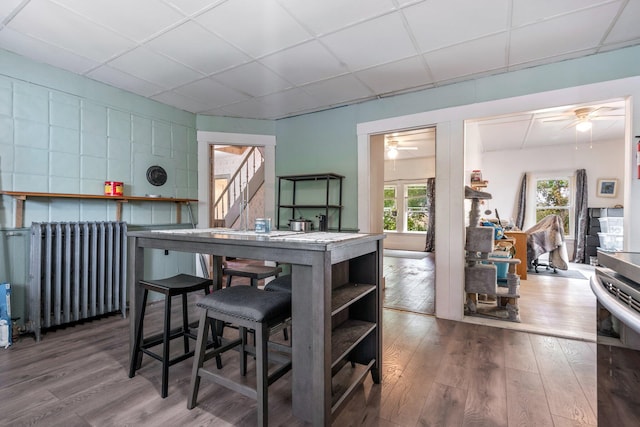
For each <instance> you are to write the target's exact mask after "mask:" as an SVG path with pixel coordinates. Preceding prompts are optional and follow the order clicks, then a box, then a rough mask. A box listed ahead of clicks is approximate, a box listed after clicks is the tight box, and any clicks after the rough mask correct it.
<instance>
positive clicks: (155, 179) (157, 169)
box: [147, 166, 167, 187]
mask: <svg viewBox="0 0 640 427" xmlns="http://www.w3.org/2000/svg"><path fill="white" fill-rule="evenodd" d="M147 181H149V184H151V185H155V186H156V187H159V186H161V185H163V184H164V183H165V182H167V172H166V171H165V170H164V169H163V168H162V166H150V167H149V169H147Z"/></svg>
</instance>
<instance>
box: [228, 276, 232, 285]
mask: <svg viewBox="0 0 640 427" xmlns="http://www.w3.org/2000/svg"><path fill="white" fill-rule="evenodd" d="M231 278H232V276H231V275H227V288H228V287H229V286H231Z"/></svg>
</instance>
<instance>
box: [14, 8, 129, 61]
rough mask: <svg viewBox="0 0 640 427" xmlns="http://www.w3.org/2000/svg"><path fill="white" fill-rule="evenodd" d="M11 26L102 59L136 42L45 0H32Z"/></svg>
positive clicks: (87, 55) (96, 59) (80, 53)
mask: <svg viewBox="0 0 640 427" xmlns="http://www.w3.org/2000/svg"><path fill="white" fill-rule="evenodd" d="M8 26H9V28H11V29H13V30H15V31H18V32H21V33H24V34H27V35H30V36H32V37H34V38H37V39H40V40H45V41H47V42H48V43H51V44H53V45H55V46H59V47H62V48H64V49H68V50H72V51H74V52H75V53H77V54H78V55H80V56H84V57H86V58H90V59H93V60H95V61H100V62H102V61H105V60H107V59H109V58H111V57H112V56H114V55H117V54H119V53H121V52H123V51H125V50H128V49H130V48H131V47H133V46H134V43H133V42H132V41H130V40H127V39H125V38H124V37H122V36H119V35H118V34H116V33H114V32H112V31H109V30H107V29H104V28H102V27H99V26H97V25H95V24H94V23H93V22H90V21H88V20H86V19H84V18H82V17H80V16H78V15H76V14H74V13H72V12H70V11H68V10H67V9H65V8H63V7H61V6H59V5H57V4H53V3H50V2H48V1H45V0H32V1H31V2H30V3H29V4H27V6H26V7H25V8H24V9H22V11H21V12H20V13H19V14H18V15H17V16H16V17H15V18H14V19H13V20H12V21H11V22H10V23H9V25H8ZM70 29H72V31H70ZM79 35H81V36H79Z"/></svg>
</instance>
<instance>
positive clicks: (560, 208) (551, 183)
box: [536, 178, 571, 235]
mask: <svg viewBox="0 0 640 427" xmlns="http://www.w3.org/2000/svg"><path fill="white" fill-rule="evenodd" d="M570 196H571V189H570V181H569V179H567V178H555V179H541V180H537V181H536V222H538V221H540V220H542V219H543V218H544V217H546V216H548V215H559V216H560V218H561V219H562V224H563V227H564V234H565V235H570V232H569V230H570V226H571V225H570V222H571V218H570V209H571V203H570V200H571V197H570Z"/></svg>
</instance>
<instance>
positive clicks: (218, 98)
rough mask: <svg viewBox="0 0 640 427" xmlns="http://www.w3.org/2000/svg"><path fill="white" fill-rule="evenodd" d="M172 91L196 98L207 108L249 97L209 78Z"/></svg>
mask: <svg viewBox="0 0 640 427" xmlns="http://www.w3.org/2000/svg"><path fill="white" fill-rule="evenodd" d="M174 92H175V93H178V94H180V95H184V96H187V97H190V98H193V99H197V100H198V101H200V102H202V103H204V104H206V105H207V109H208V110H210V109H212V108H217V107H220V106H222V105H227V104H233V103H235V102H239V101H245V100H247V99H249V97H248V96H247V95H245V94H242V93H240V92H238V91H236V90H234V89H231V88H229V87H227V86H225V85H223V84H221V83H219V82H217V81H215V80H213V79H210V78H205V79H202V80H198V81H195V82H193V83H189V84H186V85H184V86H181V87H179V88H176V89H174Z"/></svg>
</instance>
